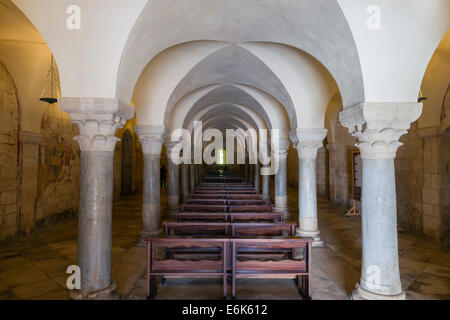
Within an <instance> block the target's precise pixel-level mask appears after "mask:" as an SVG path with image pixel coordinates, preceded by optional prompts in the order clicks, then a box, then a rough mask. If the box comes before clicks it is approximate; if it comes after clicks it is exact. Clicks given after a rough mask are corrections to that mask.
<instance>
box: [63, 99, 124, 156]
mask: <svg viewBox="0 0 450 320" xmlns="http://www.w3.org/2000/svg"><path fill="white" fill-rule="evenodd" d="M58 106H59V108H60V109H61V110H62V111H65V112H67V113H69V115H70V118H71V119H72V122H73V123H75V124H76V125H77V126H78V128H79V129H80V135H79V136H77V137H75V138H74V139H75V140H77V141H78V143H79V145H80V149H81V151H83V152H84V151H114V148H115V145H116V142H117V141H118V140H119V138H117V137H116V136H115V134H116V130H117V129H118V128H122V126H123V125H124V124H125V123H126V120H127V119H126V118H122V117H121V116H120V113H119V112H118V103H117V99H114V98H60V99H58ZM128 116H130V115H128Z"/></svg>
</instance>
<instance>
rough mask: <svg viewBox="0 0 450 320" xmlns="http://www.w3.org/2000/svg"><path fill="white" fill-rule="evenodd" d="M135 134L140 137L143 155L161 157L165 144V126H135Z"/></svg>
mask: <svg viewBox="0 0 450 320" xmlns="http://www.w3.org/2000/svg"><path fill="white" fill-rule="evenodd" d="M134 132H136V134H137V135H138V136H139V141H140V142H141V145H142V153H143V154H148V155H152V156H161V149H162V145H163V142H164V138H163V135H164V127H163V126H153V125H137V126H134Z"/></svg>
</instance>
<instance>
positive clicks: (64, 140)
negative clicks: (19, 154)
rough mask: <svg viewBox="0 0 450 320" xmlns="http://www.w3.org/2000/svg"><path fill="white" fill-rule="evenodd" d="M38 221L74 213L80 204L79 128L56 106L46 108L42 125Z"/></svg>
mask: <svg viewBox="0 0 450 320" xmlns="http://www.w3.org/2000/svg"><path fill="white" fill-rule="evenodd" d="M41 133H42V135H43V142H42V145H41V147H40V153H39V157H40V159H39V188H38V199H39V205H38V219H43V218H45V217H47V216H49V215H52V214H58V213H64V212H75V211H76V208H77V207H78V201H79V174H80V149H79V147H78V143H77V142H76V141H74V140H73V138H74V137H75V136H76V135H78V129H77V127H76V126H75V125H73V124H72V122H71V120H70V117H69V116H68V115H67V114H66V113H64V112H62V111H60V110H59V109H58V107H57V105H49V106H48V109H47V110H46V112H45V114H44V116H43V118H42V125H41Z"/></svg>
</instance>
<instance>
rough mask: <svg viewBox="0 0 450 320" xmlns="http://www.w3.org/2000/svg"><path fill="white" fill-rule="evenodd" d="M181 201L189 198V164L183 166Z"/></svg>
mask: <svg viewBox="0 0 450 320" xmlns="http://www.w3.org/2000/svg"><path fill="white" fill-rule="evenodd" d="M182 168H183V169H182V170H183V201H186V200H187V199H188V198H189V164H186V163H184V164H183V167H182Z"/></svg>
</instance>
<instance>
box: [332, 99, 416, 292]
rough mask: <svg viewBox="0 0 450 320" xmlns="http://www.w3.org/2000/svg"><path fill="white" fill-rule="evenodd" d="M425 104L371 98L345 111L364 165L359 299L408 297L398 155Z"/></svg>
mask: <svg viewBox="0 0 450 320" xmlns="http://www.w3.org/2000/svg"><path fill="white" fill-rule="evenodd" d="M421 110H422V104H421V103H370V102H365V103H361V104H359V105H356V106H354V107H351V108H347V109H344V111H342V112H341V113H340V115H339V116H340V121H341V123H342V124H343V125H344V126H345V127H347V128H348V129H349V132H350V133H351V134H353V135H354V136H355V137H357V138H358V140H359V142H358V143H357V146H358V148H359V149H360V151H361V158H362V162H363V168H362V198H361V211H362V212H361V215H362V252H363V254H362V269H361V280H360V282H359V284H358V285H357V287H356V290H355V291H354V292H353V299H405V293H404V292H403V290H402V286H401V282H400V271H399V264H398V245H397V207H396V190H395V167H394V158H395V155H396V152H397V148H398V147H399V146H400V145H401V143H400V142H399V138H400V137H401V136H402V135H403V134H405V133H407V129H409V126H410V123H412V122H414V121H415V120H417V118H418V117H419V116H420V113H421Z"/></svg>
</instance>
